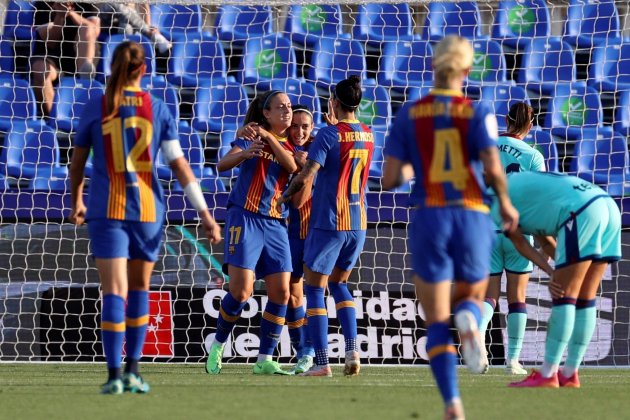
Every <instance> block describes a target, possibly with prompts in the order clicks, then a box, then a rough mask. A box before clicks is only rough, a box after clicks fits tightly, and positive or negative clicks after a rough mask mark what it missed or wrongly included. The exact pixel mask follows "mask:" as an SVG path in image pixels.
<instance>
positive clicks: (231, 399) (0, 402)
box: [0, 363, 630, 420]
mask: <svg viewBox="0 0 630 420" xmlns="http://www.w3.org/2000/svg"><path fill="white" fill-rule="evenodd" d="M333 371H334V375H335V376H334V377H333V378H300V377H286V376H285V377H282V376H274V377H269V376H265V377H260V376H253V375H252V374H251V366H243V365H224V368H223V372H222V373H221V375H218V376H210V375H207V374H206V373H205V371H204V368H203V366H202V365H201V364H199V365H190V364H189V365H180V364H144V365H143V366H142V372H143V375H144V377H145V379H146V380H147V381H148V382H149V383H150V384H151V386H152V390H151V392H150V393H149V394H147V395H130V394H124V395H116V396H112V395H99V394H98V391H99V389H100V384H101V383H102V382H104V378H105V366H104V364H35V363H31V364H0V418H2V419H45V420H52V419H88V420H96V419H108V420H111V419H128V418H134V419H152V420H155V419H192V418H194V419H203V418H207V419H228V418H229V419H247V420H251V419H274V420H280V419H317V420H327V419H409V418H419V419H439V418H441V417H442V415H443V413H442V402H441V400H440V397H439V394H438V391H437V389H436V388H435V385H434V382H433V378H432V376H431V372H430V370H429V369H428V368H426V367H405V368H397V367H364V368H363V370H362V372H361V375H360V376H358V377H354V378H345V377H343V374H342V372H341V368H340V367H335V368H334V369H333ZM459 377H460V387H461V390H462V396H463V400H464V404H465V408H466V415H467V418H468V419H473V420H474V419H483V420H489V419H510V420H516V419H536V420H542V419H559V418H566V419H589V420H590V419H603V418H624V417H625V418H627V417H628V416H630V398H628V390H629V389H630V370H626V369H583V370H582V372H581V379H582V388H581V389H508V388H507V387H506V384H507V383H508V382H509V381H510V380H511V379H512V378H513V377H510V376H507V375H505V374H504V373H503V371H502V369H499V368H496V369H491V370H490V372H489V373H488V374H486V375H482V376H473V375H470V374H468V372H466V371H465V370H463V369H460V370H459Z"/></svg>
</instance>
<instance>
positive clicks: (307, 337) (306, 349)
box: [302, 316, 315, 357]
mask: <svg viewBox="0 0 630 420" xmlns="http://www.w3.org/2000/svg"><path fill="white" fill-rule="evenodd" d="M303 328H304V345H303V346H302V356H311V357H315V349H314V348H313V341H312V340H311V334H310V333H309V332H308V317H307V316H304V327H303Z"/></svg>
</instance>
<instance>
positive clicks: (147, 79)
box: [140, 76, 179, 121]
mask: <svg viewBox="0 0 630 420" xmlns="http://www.w3.org/2000/svg"><path fill="white" fill-rule="evenodd" d="M140 86H141V87H142V89H144V90H146V91H148V92H149V93H150V94H151V95H153V96H155V97H156V98H158V99H160V100H161V101H162V102H164V103H165V104H166V106H167V107H168V109H169V111H171V114H172V115H173V118H175V121H179V95H178V93H177V91H176V90H175V88H173V87H172V86H170V85H169V84H168V83H167V82H166V79H164V76H144V77H143V78H142V80H141V81H140Z"/></svg>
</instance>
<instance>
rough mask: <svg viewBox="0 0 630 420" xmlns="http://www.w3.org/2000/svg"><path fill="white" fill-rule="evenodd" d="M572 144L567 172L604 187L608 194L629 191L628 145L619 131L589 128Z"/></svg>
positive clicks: (626, 193) (616, 194)
mask: <svg viewBox="0 0 630 420" xmlns="http://www.w3.org/2000/svg"><path fill="white" fill-rule="evenodd" d="M584 134H585V136H584V138H583V139H582V140H580V141H578V142H577V143H576V145H575V153H574V154H575V157H574V158H573V160H572V161H571V173H572V174H576V175H577V176H579V177H580V178H582V179H585V180H587V181H589V182H593V183H595V184H597V185H599V186H601V187H602V188H604V189H605V190H606V191H607V192H608V193H609V194H610V195H612V196H617V197H618V196H624V195H628V194H629V193H630V184H628V185H626V181H630V170H629V169H628V147H627V146H626V140H625V138H623V137H622V136H620V135H613V134H611V133H610V132H605V133H601V132H600V131H599V130H593V129H589V130H586V131H585V133H584Z"/></svg>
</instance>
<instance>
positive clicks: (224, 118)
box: [192, 82, 249, 134]
mask: <svg viewBox="0 0 630 420" xmlns="http://www.w3.org/2000/svg"><path fill="white" fill-rule="evenodd" d="M248 106H249V100H248V99H247V92H246V91H245V88H244V87H243V86H242V85H241V84H240V83H233V82H226V83H224V84H217V85H213V86H210V87H205V86H204V87H200V88H199V89H197V96H196V100H195V103H194V105H193V120H192V126H193V128H194V129H195V130H198V131H201V132H204V133H207V132H211V133H215V134H218V133H221V132H223V131H225V130H236V129H237V128H238V127H239V126H240V125H241V123H242V121H243V118H244V117H245V114H246V113H247V107H248Z"/></svg>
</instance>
